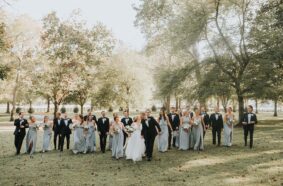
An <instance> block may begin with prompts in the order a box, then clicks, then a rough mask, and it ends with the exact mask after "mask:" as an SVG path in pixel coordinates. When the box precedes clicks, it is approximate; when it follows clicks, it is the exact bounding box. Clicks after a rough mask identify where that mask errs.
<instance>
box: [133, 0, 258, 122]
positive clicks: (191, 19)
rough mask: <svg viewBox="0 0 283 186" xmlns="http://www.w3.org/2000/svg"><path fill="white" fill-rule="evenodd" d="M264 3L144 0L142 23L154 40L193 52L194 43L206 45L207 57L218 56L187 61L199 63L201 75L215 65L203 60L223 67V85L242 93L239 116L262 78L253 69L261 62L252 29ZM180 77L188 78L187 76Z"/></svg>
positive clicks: (248, 0) (140, 14)
mask: <svg viewBox="0 0 283 186" xmlns="http://www.w3.org/2000/svg"><path fill="white" fill-rule="evenodd" d="M259 7H260V6H259V4H258V2H257V1H251V0H240V1H224V0H223V1H220V0H210V1H194V0H181V1H173V0H169V1H165V0H155V1H147V0H142V1H141V4H140V5H139V6H138V7H136V10H137V25H138V26H140V27H141V28H142V30H143V31H144V33H145V35H146V36H147V38H148V43H149V44H150V43H151V42H152V41H156V40H157V41H158V42H160V43H162V44H165V45H169V46H171V47H172V49H174V50H172V51H173V52H180V51H183V52H186V51H187V53H189V54H193V53H192V52H190V51H192V50H191V49H192V48H196V46H198V45H199V44H202V45H205V46H206V47H202V49H203V50H202V51H199V53H201V55H202V58H204V59H206V58H212V59H213V60H204V61H202V62H201V63H200V62H198V63H194V60H188V63H189V62H190V61H191V62H192V64H196V65H197V66H199V67H200V68H194V69H195V73H196V74H204V73H203V72H205V71H207V70H209V69H214V68H206V66H205V65H206V63H204V62H209V63H210V66H211V67H213V66H215V68H218V69H220V71H221V72H222V73H223V75H225V77H226V83H225V85H223V86H227V85H228V86H230V87H231V88H232V90H233V92H234V93H235V94H236V95H237V99H238V111H239V118H242V116H243V112H244V97H245V96H246V95H247V94H249V93H250V92H251V91H252V89H253V87H254V85H255V84H257V83H258V82H259V80H258V79H257V78H256V77H257V75H258V74H257V73H258V71H257V70H254V69H257V68H255V67H256V66H257V63H256V62H255V61H254V60H252V50H253V49H251V48H250V47H249V44H250V41H249V33H250V29H251V26H252V24H253V20H254V18H255V16H256V14H255V10H257V9H258V8H259ZM197 49H198V50H199V49H200V47H197ZM191 56H193V55H191ZM191 59H198V58H196V57H193V58H191ZM227 59H228V60H227ZM184 74H186V73H184ZM184 74H182V76H184ZM210 75H211V73H210ZM215 76H218V74H215ZM205 78H207V77H203V78H202V77H200V78H197V79H200V81H198V84H199V85H200V84H201V83H199V82H202V81H203V79H205ZM181 79H183V81H185V79H186V78H181ZM215 79H217V78H215ZM180 84H181V83H180ZM207 88H209V87H207Z"/></svg>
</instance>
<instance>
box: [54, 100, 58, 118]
mask: <svg viewBox="0 0 283 186" xmlns="http://www.w3.org/2000/svg"><path fill="white" fill-rule="evenodd" d="M58 108H59V104H58V102H57V101H54V113H53V115H54V118H56V113H57V112H58Z"/></svg>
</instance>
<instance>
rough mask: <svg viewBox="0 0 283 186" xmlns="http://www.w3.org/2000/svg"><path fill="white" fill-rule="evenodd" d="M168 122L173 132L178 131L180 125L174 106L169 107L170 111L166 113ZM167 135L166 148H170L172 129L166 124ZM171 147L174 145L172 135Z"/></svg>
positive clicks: (174, 139)
mask: <svg viewBox="0 0 283 186" xmlns="http://www.w3.org/2000/svg"><path fill="white" fill-rule="evenodd" d="M168 118H169V122H170V124H171V126H172V129H173V132H175V133H176V132H178V131H179V126H180V117H179V115H178V114H177V112H176V109H175V107H171V113H169V114H168ZM168 131H169V136H168V149H171V139H172V131H171V129H170V128H169V126H168ZM173 147H176V136H173Z"/></svg>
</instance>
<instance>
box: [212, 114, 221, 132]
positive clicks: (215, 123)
mask: <svg viewBox="0 0 283 186" xmlns="http://www.w3.org/2000/svg"><path fill="white" fill-rule="evenodd" d="M209 120H210V125H211V126H212V128H218V129H222V128H223V117H222V114H220V113H218V119H217V120H216V113H213V114H211V115H210V119H209Z"/></svg>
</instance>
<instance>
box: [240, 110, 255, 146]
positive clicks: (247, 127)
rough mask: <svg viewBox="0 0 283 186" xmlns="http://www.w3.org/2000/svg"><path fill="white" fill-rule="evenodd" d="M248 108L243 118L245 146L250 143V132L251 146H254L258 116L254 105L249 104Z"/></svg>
mask: <svg viewBox="0 0 283 186" xmlns="http://www.w3.org/2000/svg"><path fill="white" fill-rule="evenodd" d="M247 110H248V112H247V113H245V114H244V117H243V119H242V124H243V129H244V139H245V146H247V145H248V134H249V133H250V148H253V137H254V125H255V124H257V117H256V114H254V113H253V106H251V105H249V106H248V108H247Z"/></svg>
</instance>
